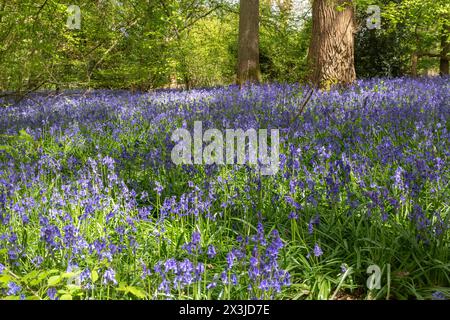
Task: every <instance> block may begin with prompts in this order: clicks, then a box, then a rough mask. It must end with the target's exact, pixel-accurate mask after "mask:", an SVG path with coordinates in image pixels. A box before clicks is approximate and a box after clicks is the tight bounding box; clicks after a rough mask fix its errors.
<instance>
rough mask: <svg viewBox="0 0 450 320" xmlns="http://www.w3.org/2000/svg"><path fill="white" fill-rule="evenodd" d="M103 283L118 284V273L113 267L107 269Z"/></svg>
mask: <svg viewBox="0 0 450 320" xmlns="http://www.w3.org/2000/svg"><path fill="white" fill-rule="evenodd" d="M103 284H105V285H108V284H113V285H116V284H117V280H116V273H115V271H114V270H113V269H111V268H108V269H106V270H105V273H104V274H103Z"/></svg>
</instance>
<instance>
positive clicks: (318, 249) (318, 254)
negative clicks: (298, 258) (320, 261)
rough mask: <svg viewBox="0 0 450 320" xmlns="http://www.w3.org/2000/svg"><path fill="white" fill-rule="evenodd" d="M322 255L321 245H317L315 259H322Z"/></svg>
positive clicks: (315, 246)
mask: <svg viewBox="0 0 450 320" xmlns="http://www.w3.org/2000/svg"><path fill="white" fill-rule="evenodd" d="M321 255H323V251H322V249H321V248H320V247H319V245H318V244H317V243H316V244H315V245H314V256H315V257H320V256H321Z"/></svg>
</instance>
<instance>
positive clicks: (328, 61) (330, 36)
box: [308, 0, 356, 89]
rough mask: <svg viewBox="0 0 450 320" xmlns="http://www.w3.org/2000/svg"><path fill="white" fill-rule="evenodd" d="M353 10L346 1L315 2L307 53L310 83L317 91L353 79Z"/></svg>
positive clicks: (320, 0) (347, 82)
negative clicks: (317, 88)
mask: <svg viewBox="0 0 450 320" xmlns="http://www.w3.org/2000/svg"><path fill="white" fill-rule="evenodd" d="M353 17H354V16H353V6H352V1H349V0H314V2H313V7H312V18H313V25H312V38H311V42H310V46H309V52H308V62H309V66H310V72H311V74H310V80H311V82H312V83H313V85H315V86H318V87H319V88H322V89H323V88H328V87H329V86H331V85H333V84H349V83H352V82H353V81H354V80H355V79H356V73H355V62H354V36H353V33H354V30H355V29H354V28H355V27H354V21H353Z"/></svg>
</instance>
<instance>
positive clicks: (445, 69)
mask: <svg viewBox="0 0 450 320" xmlns="http://www.w3.org/2000/svg"><path fill="white" fill-rule="evenodd" d="M449 33H450V26H448V25H445V26H444V30H443V32H442V35H441V57H440V61H439V73H440V75H448V74H449V63H448V62H449V61H448V60H449V58H448V54H449V53H450V42H449V41H448V35H449Z"/></svg>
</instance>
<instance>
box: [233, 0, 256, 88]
mask: <svg viewBox="0 0 450 320" xmlns="http://www.w3.org/2000/svg"><path fill="white" fill-rule="evenodd" d="M260 81H261V71H260V67H259V0H240V9H239V52H238V74H237V83H238V84H239V85H240V86H242V85H243V84H245V83H247V82H252V83H255V82H260Z"/></svg>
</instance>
